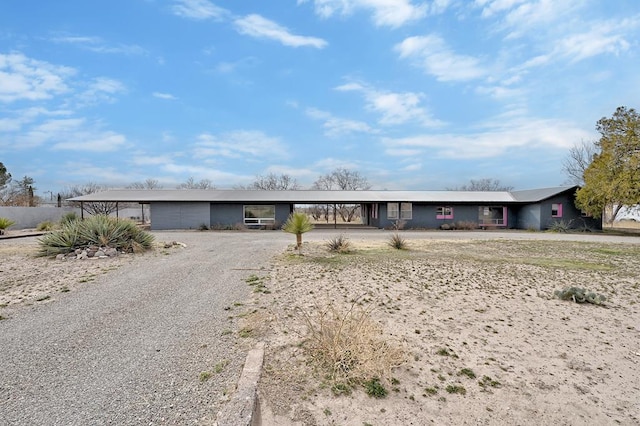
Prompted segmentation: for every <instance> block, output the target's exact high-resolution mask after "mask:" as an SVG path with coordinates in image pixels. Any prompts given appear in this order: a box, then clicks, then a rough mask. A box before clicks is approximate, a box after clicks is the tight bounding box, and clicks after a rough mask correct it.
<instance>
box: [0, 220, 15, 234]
mask: <svg viewBox="0 0 640 426" xmlns="http://www.w3.org/2000/svg"><path fill="white" fill-rule="evenodd" d="M11 225H15V222H14V221H13V220H11V219H7V218H6V217H0V235H2V234H4V231H5V229H7V228H8V227H10V226H11Z"/></svg>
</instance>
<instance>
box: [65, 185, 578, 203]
mask: <svg viewBox="0 0 640 426" xmlns="http://www.w3.org/2000/svg"><path fill="white" fill-rule="evenodd" d="M571 188H574V187H572V186H563V187H555V188H543V189H533V190H525V191H512V192H508V191H386V190H385V191H254V190H208V189H115V190H109V191H103V192H95V193H93V194H88V195H82V196H79V197H74V198H70V199H69V200H70V201H85V202H91V201H118V202H141V203H149V202H162V201H165V202H212V203H252V202H254V203H292V204H315V203H386V202H408V203H421V202H422V203H523V202H527V203H531V202H538V201H542V200H544V199H547V198H549V197H552V196H554V195H557V194H560V193H562V192H564V191H567V190H569V189H571Z"/></svg>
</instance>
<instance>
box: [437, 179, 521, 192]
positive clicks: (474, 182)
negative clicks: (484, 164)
mask: <svg viewBox="0 0 640 426" xmlns="http://www.w3.org/2000/svg"><path fill="white" fill-rule="evenodd" d="M447 190H448V191H511V190H513V186H508V185H503V184H502V183H501V182H500V180H499V179H490V178H483V179H471V180H470V181H469V183H468V184H465V185H462V186H460V187H456V188H447Z"/></svg>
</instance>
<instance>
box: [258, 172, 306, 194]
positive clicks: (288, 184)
mask: <svg viewBox="0 0 640 426" xmlns="http://www.w3.org/2000/svg"><path fill="white" fill-rule="evenodd" d="M247 189H257V190H262V191H286V190H298V189H300V185H299V184H298V181H297V180H296V179H295V178H294V177H292V176H290V175H288V174H281V175H276V174H275V173H269V174H268V175H265V176H256V180H255V181H254V182H253V183H252V184H251V185H249V186H248V187H247Z"/></svg>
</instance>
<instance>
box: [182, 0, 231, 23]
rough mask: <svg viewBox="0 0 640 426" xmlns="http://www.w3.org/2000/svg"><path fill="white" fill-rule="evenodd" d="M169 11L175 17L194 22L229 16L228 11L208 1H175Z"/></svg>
mask: <svg viewBox="0 0 640 426" xmlns="http://www.w3.org/2000/svg"><path fill="white" fill-rule="evenodd" d="M171 10H172V11H173V13H174V14H175V15H177V16H180V17H183V18H190V19H196V20H205V19H214V20H222V19H223V18H225V17H227V15H229V11H228V10H226V9H223V8H222V7H219V6H216V5H215V4H213V3H211V2H210V1H208V0H177V1H175V4H174V5H173V7H172V9H171Z"/></svg>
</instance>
